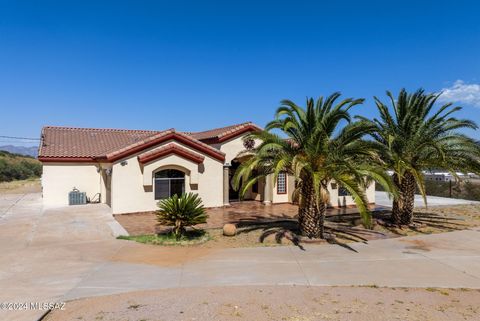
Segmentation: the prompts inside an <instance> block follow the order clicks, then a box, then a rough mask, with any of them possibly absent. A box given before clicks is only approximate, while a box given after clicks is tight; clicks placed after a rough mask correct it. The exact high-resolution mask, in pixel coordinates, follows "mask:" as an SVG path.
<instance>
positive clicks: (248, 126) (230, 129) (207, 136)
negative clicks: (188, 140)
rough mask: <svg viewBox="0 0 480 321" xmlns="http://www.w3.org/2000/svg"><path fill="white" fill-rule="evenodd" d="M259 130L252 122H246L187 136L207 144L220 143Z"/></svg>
mask: <svg viewBox="0 0 480 321" xmlns="http://www.w3.org/2000/svg"><path fill="white" fill-rule="evenodd" d="M259 130H262V128H261V127H259V126H257V125H255V124H254V123H252V122H246V123H242V124H237V125H231V126H226V127H221V128H215V129H210V130H206V131H203V132H195V133H188V134H189V135H191V136H192V137H194V138H196V139H198V140H201V141H205V142H208V143H221V142H223V141H226V140H228V139H230V138H233V137H235V136H237V135H240V134H243V133H246V132H249V131H259Z"/></svg>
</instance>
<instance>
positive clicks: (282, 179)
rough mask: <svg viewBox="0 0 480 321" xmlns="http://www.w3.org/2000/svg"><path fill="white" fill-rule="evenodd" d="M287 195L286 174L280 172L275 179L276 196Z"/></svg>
mask: <svg viewBox="0 0 480 321" xmlns="http://www.w3.org/2000/svg"><path fill="white" fill-rule="evenodd" d="M286 193H287V173H285V172H282V173H280V174H278V177H277V194H286Z"/></svg>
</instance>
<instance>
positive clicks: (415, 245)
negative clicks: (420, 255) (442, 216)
mask: <svg viewBox="0 0 480 321" xmlns="http://www.w3.org/2000/svg"><path fill="white" fill-rule="evenodd" d="M402 242H405V243H409V244H412V245H409V246H407V247H406V248H407V249H410V250H420V251H426V252H428V251H430V244H429V243H428V242H425V241H423V240H402Z"/></svg>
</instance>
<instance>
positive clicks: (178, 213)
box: [156, 193, 208, 239]
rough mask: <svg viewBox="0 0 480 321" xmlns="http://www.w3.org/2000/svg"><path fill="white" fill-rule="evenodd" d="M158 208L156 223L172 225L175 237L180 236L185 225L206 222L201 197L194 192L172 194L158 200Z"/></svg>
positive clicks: (178, 237) (206, 216)
mask: <svg viewBox="0 0 480 321" xmlns="http://www.w3.org/2000/svg"><path fill="white" fill-rule="evenodd" d="M158 208H159V209H158V211H157V212H156V215H157V221H158V223H160V225H165V226H172V233H173V234H174V235H175V237H176V238H177V239H180V238H181V237H182V235H183V234H184V233H185V231H186V229H185V228H186V227H188V226H193V225H197V224H203V223H206V222H207V218H208V215H207V213H206V211H205V207H203V204H202V199H201V198H200V197H199V196H198V195H197V194H194V193H188V194H182V195H181V196H178V195H173V196H172V197H169V198H167V199H164V200H161V201H160V202H158Z"/></svg>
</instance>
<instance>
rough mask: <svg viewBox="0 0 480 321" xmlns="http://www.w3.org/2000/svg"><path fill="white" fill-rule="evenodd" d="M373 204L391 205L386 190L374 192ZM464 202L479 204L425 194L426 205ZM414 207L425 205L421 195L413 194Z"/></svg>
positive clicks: (473, 202) (463, 203)
mask: <svg viewBox="0 0 480 321" xmlns="http://www.w3.org/2000/svg"><path fill="white" fill-rule="evenodd" d="M375 204H376V205H380V206H386V207H392V200H391V199H389V198H388V194H387V193H386V192H379V191H376V192H375ZM466 204H480V202H476V201H470V200H463V199H458V198H448V197H438V196H430V195H428V196H427V205H428V206H444V205H466ZM415 207H425V203H424V202H423V197H422V195H415Z"/></svg>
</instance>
